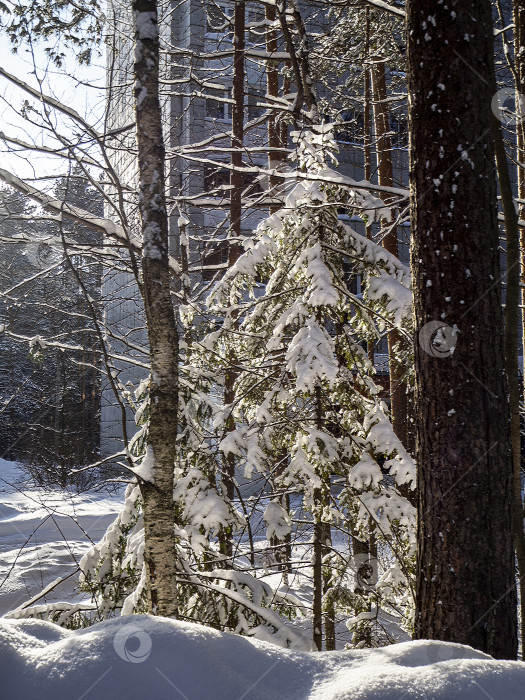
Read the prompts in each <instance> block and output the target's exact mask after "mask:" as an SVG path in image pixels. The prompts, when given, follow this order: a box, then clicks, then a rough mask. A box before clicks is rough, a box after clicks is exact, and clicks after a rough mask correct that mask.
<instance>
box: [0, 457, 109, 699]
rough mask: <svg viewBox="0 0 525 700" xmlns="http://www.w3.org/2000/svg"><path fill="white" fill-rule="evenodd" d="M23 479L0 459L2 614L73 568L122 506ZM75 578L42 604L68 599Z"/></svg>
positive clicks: (92, 494)
mask: <svg viewBox="0 0 525 700" xmlns="http://www.w3.org/2000/svg"><path fill="white" fill-rule="evenodd" d="M23 477H24V475H23V472H22V471H21V470H20V469H19V468H18V467H17V466H16V465H15V464H13V463H12V462H7V461H5V460H2V459H0V614H4V613H5V612H7V611H8V610H12V609H13V608H16V607H18V606H19V605H21V604H22V603H24V602H26V601H27V600H29V599H30V598H31V597H32V596H34V595H36V594H38V593H39V592H40V591H42V590H43V589H44V588H45V586H47V585H48V584H49V583H51V582H52V581H54V580H55V579H57V578H58V577H63V576H66V575H67V574H68V573H71V572H72V571H74V570H75V569H76V566H77V562H78V561H79V560H80V558H81V556H82V554H83V553H84V552H85V551H86V549H87V548H88V547H89V546H90V545H91V541H94V542H97V541H98V540H100V539H101V537H102V535H103V534H104V532H105V530H106V528H107V527H108V525H109V524H110V523H111V522H112V521H113V519H114V518H115V515H116V514H117V513H118V512H119V511H120V509H121V508H122V498H119V497H117V498H113V499H112V498H110V497H109V496H108V495H107V494H105V493H99V492H96V491H87V492H85V493H82V494H77V493H75V492H74V491H71V492H67V491H66V492H64V491H60V490H58V489H57V490H51V491H49V490H44V489H39V488H36V487H35V486H34V485H31V486H29V487H27V488H26V487H25V485H24V479H23ZM77 578H78V577H74V576H73V577H72V578H71V579H70V580H69V581H67V582H66V583H64V584H62V586H61V587H59V588H57V590H56V592H53V593H50V594H49V595H48V596H47V597H46V598H45V599H42V600H41V601H39V603H43V602H50V601H56V600H68V598H70V597H71V593H72V592H73V588H74V586H75V585H76V580H77ZM0 697H1V693H0Z"/></svg>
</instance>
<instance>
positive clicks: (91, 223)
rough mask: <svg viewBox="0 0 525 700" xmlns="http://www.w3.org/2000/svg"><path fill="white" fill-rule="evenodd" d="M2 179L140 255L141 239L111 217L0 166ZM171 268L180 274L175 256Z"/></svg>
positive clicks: (45, 205) (63, 214)
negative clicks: (65, 199)
mask: <svg viewBox="0 0 525 700" xmlns="http://www.w3.org/2000/svg"><path fill="white" fill-rule="evenodd" d="M0 180H2V181H3V182H5V183H6V185H10V186H11V187H13V188H14V189H15V190H18V192H21V193H22V194H25V195H27V196H28V197H30V198H31V199H32V200H33V201H35V202H37V203H38V204H40V206H41V207H43V208H44V209H46V210H47V211H50V212H51V213H52V214H56V215H57V220H58V221H62V219H63V218H66V219H70V220H71V221H75V222H76V223H78V224H82V225H83V226H87V227H89V228H91V229H93V230H95V231H99V232H100V233H103V234H104V235H105V236H107V237H108V238H114V239H116V240H117V241H119V242H120V243H122V244H123V245H125V246H126V247H127V248H130V249H131V250H133V252H135V253H138V254H139V255H140V254H141V252H142V244H141V243H140V241H139V240H138V239H136V238H131V237H130V236H129V234H128V233H127V232H126V230H125V229H124V228H123V227H122V226H120V225H119V224H117V223H115V222H114V221H112V220H111V219H107V218H105V217H101V216H96V215H95V214H92V213H91V212H89V211H87V210H86V209H81V208H80V207H76V206H74V205H73V204H69V203H68V202H64V201H61V200H60V199H56V198H55V197H52V196H51V195H48V194H46V193H45V192H42V191H41V190H39V189H37V188H36V187H33V185H30V184H29V183H27V182H25V181H24V180H22V179H20V178H19V177H17V176H16V175H13V173H10V172H9V171H8V170H5V169H4V168H0ZM170 268H171V270H172V272H174V273H175V274H179V272H180V267H179V263H178V262H177V261H176V260H175V259H174V258H170Z"/></svg>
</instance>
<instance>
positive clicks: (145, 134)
mask: <svg viewBox="0 0 525 700" xmlns="http://www.w3.org/2000/svg"><path fill="white" fill-rule="evenodd" d="M132 9H133V20H134V30H135V62H134V79H135V115H136V128H137V149H138V170H139V213H140V224H141V230H142V239H143V240H142V242H143V248H142V274H143V296H144V308H145V312H146V325H147V331H148V340H149V349H150V361H151V375H150V407H149V411H150V416H149V433H148V442H147V454H146V459H145V462H144V464H143V465H142V468H141V470H140V472H141V476H142V477H143V479H141V492H142V497H143V501H144V539H145V548H144V561H145V566H146V573H147V598H148V610H149V612H150V613H153V614H157V615H165V616H177V589H176V562H175V527H174V504H173V474H174V459H175V440H176V437H177V408H178V330H177V325H176V321H175V313H174V309H173V304H172V301H171V295H170V272H169V264H168V216H167V210H166V195H165V179H164V160H165V151H164V140H163V134H162V111H161V106H160V100H159V33H158V26H157V3H156V2H155V1H154V0H135V1H134V2H133V3H132Z"/></svg>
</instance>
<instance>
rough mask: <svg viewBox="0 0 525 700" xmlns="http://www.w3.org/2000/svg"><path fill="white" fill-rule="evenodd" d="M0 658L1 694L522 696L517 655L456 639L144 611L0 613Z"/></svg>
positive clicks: (512, 699) (322, 699)
mask: <svg viewBox="0 0 525 700" xmlns="http://www.w3.org/2000/svg"><path fill="white" fill-rule="evenodd" d="M0 668H1V669H2V684H1V690H0V696H1V697H2V698H6V700H7V699H9V700H27V699H28V698H36V697H38V698H39V700H91V699H96V700H106V699H107V700H109V699H110V698H111V700H114V699H115V698H116V699H119V698H122V699H123V700H164V699H166V700H168V698H169V699H170V700H173V699H174V698H182V699H185V700H306V699H315V700H343V699H345V700H350V699H351V700H372V699H373V700H401V699H402V700H409V699H411V698H419V699H422V698H425V699H426V700H438V698H439V699H440V700H454V699H456V698H457V699H458V700H481V699H482V698H489V699H491V700H520V699H525V664H522V663H519V662H511V661H494V660H493V659H491V658H490V657H489V656H487V655H485V654H482V653H480V652H478V651H474V650H473V649H471V648H470V647H464V646H460V645H457V644H442V643H440V642H406V643H403V644H396V645H394V646H390V647H386V648H383V649H377V650H363V651H341V652H331V653H322V654H316V653H307V652H298V651H291V650H283V649H279V648H278V647H276V646H273V645H271V644H267V643H265V642H259V641H255V640H251V639H248V638H246V637H240V636H237V635H233V634H224V633H221V632H217V631H215V630H210V629H208V628H204V627H201V626H198V625H193V624H190V623H184V622H175V621H171V620H165V619H160V618H152V617H148V616H132V617H121V618H118V619H114V620H109V621H107V622H103V623H100V624H97V625H95V626H94V627H90V628H87V629H84V630H77V631H74V632H71V631H67V630H63V629H61V628H59V627H57V626H55V625H52V624H51V623H48V622H41V621H37V620H5V619H4V620H0Z"/></svg>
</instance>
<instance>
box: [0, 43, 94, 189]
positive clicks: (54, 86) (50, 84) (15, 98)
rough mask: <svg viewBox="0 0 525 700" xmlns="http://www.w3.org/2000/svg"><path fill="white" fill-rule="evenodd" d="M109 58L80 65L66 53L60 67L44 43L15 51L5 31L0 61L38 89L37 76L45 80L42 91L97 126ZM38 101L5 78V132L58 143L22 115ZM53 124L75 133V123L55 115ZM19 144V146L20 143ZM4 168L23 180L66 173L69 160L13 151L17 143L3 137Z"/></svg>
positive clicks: (0, 116) (0, 121)
mask: <svg viewBox="0 0 525 700" xmlns="http://www.w3.org/2000/svg"><path fill="white" fill-rule="evenodd" d="M103 62H104V57H103V56H95V57H94V61H93V64H92V65H90V66H88V67H83V66H82V67H81V66H79V65H78V64H77V62H76V58H75V56H74V54H72V53H71V55H69V56H67V57H66V60H65V63H64V66H63V67H62V68H60V69H59V68H56V66H54V65H53V64H51V63H50V62H49V59H48V58H47V55H46V54H45V52H44V50H43V48H42V47H37V48H36V50H35V52H34V54H33V53H32V52H31V51H30V50H29V48H27V47H25V46H24V47H21V48H20V49H19V50H18V53H17V54H13V53H12V50H11V44H10V41H9V39H8V38H7V37H6V36H5V34H3V33H1V32H0V65H1V66H2V67H3V68H4V70H6V71H7V72H9V73H11V74H13V75H15V76H16V77H17V78H19V79H21V80H23V81H24V82H26V83H29V84H30V85H31V86H33V87H38V81H37V80H36V77H35V63H36V66H37V75H38V78H39V80H41V81H42V90H43V92H45V93H46V94H48V95H51V96H53V97H54V98H55V99H58V100H60V101H61V102H63V103H65V104H66V105H68V106H70V107H72V108H73V109H75V110H76V111H77V112H79V113H80V114H81V115H82V116H84V117H86V118H87V120H88V121H89V123H90V124H93V125H96V124H97V120H100V118H101V116H102V113H103V106H104V98H105V90H104V84H105V74H104V67H103ZM26 99H28V100H29V101H30V103H31V104H34V105H35V106H37V105H38V103H37V101H36V100H35V99H34V98H31V97H30V96H29V95H27V94H26V93H25V92H23V91H22V90H20V89H19V88H17V87H16V86H14V85H13V84H12V83H10V82H9V81H8V80H7V79H6V78H4V77H3V76H0V132H2V133H4V134H5V135H7V136H10V137H16V138H19V139H22V140H23V141H24V142H34V143H38V144H43V143H46V144H47V145H50V144H51V143H53V145H56V144H57V141H56V140H55V139H54V137H53V136H52V134H51V132H49V131H48V133H47V134H45V132H42V129H41V128H38V127H37V126H36V125H32V124H30V123H29V122H28V121H27V120H25V119H23V117H22V116H21V115H20V109H21V107H22V104H23V102H24V100H26ZM53 120H54V126H55V127H56V129H57V131H59V132H60V133H62V134H64V135H67V136H71V134H72V130H71V127H72V122H71V121H70V120H65V119H64V118H63V117H61V116H57V115H56V114H54V113H53ZM15 148H16V147H15ZM0 167H2V168H5V169H6V170H10V171H11V172H14V173H15V174H16V175H18V176H19V177H22V178H31V179H32V178H42V177H45V176H49V175H55V176H56V175H59V174H64V173H66V172H67V168H66V165H65V162H64V161H63V160H62V159H57V158H56V157H52V156H48V155H43V154H37V153H30V154H28V153H27V152H26V153H20V154H18V155H17V154H15V153H13V146H12V145H8V144H6V142H5V141H3V140H1V139H0Z"/></svg>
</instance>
